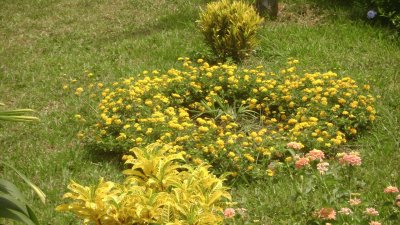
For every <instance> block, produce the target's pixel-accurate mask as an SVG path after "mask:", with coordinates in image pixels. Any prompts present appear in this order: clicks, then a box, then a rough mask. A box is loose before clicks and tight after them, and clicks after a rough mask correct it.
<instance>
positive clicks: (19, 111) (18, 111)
mask: <svg viewBox="0 0 400 225" xmlns="http://www.w3.org/2000/svg"><path fill="white" fill-rule="evenodd" d="M31 112H35V111H34V110H32V109H14V110H7V111H0V115H14V116H19V115H24V114H26V113H31Z"/></svg>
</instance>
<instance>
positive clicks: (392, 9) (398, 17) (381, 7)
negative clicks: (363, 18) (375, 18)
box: [355, 0, 400, 30]
mask: <svg viewBox="0 0 400 225" xmlns="http://www.w3.org/2000/svg"><path fill="white" fill-rule="evenodd" d="M355 5H356V6H357V7H362V8H364V9H365V10H377V13H378V15H379V16H381V17H383V18H386V19H387V20H388V21H389V22H390V23H392V24H393V25H394V26H395V27H396V28H397V29H398V30H400V1H398V0H367V1H365V0H362V1H361V0H356V1H355Z"/></svg>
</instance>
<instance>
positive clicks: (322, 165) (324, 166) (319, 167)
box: [317, 162, 329, 174]
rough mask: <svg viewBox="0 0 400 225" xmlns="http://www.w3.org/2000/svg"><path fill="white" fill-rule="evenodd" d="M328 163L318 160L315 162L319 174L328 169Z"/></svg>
mask: <svg viewBox="0 0 400 225" xmlns="http://www.w3.org/2000/svg"><path fill="white" fill-rule="evenodd" d="M328 166H329V163H327V162H320V163H318V164H317V170H318V171H319V173H320V174H325V173H326V171H328Z"/></svg>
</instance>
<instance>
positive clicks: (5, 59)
mask: <svg viewBox="0 0 400 225" xmlns="http://www.w3.org/2000/svg"><path fill="white" fill-rule="evenodd" d="M206 2H207V1H199V0H196V1H195V0H192V1H185V0H171V1H166V0H162V1H138V0H131V1H127V0H116V1H104V0H101V1H90V0H73V1H66V0H41V1H39V0H38V1H27V0H18V1H11V0H3V1H2V2H1V7H0V96H1V97H0V102H3V103H5V104H6V105H7V108H32V109H35V110H36V111H37V113H36V116H38V117H40V119H41V122H40V123H37V124H14V123H2V124H1V125H0V146H2V147H1V149H0V160H3V161H6V162H9V163H11V164H13V165H14V166H15V167H16V168H18V169H19V170H21V171H22V172H23V173H24V174H26V175H27V176H28V177H29V178H31V179H32V181H34V182H35V183H36V184H37V185H38V186H40V187H41V188H42V189H43V190H44V192H45V193H46V194H47V196H48V201H47V203H46V205H43V204H41V203H40V201H38V200H37V199H36V198H34V197H33V193H31V192H30V190H28V189H27V188H24V185H23V183H22V182H20V181H19V180H18V178H17V177H16V176H15V175H14V174H13V173H12V172H11V171H9V170H6V169H4V170H2V171H1V173H2V175H1V176H2V177H3V176H4V177H6V178H8V179H10V180H12V181H14V182H16V183H17V184H18V185H19V186H20V187H22V189H23V190H24V191H25V193H26V194H27V195H28V196H29V198H30V199H32V200H31V201H32V202H31V205H33V206H34V208H35V211H36V212H37V215H38V217H39V219H40V221H41V222H42V223H43V224H49V225H50V224H79V222H78V220H76V219H75V218H74V217H72V216H71V215H68V214H61V213H57V212H55V211H54V208H55V206H57V205H58V204H60V203H61V197H62V195H63V193H65V192H66V190H67V189H66V186H67V184H68V182H69V181H70V180H71V179H73V180H75V181H79V182H80V183H82V184H86V185H88V184H94V183H95V182H96V181H97V180H98V178H99V177H105V178H106V179H110V180H114V181H117V180H120V179H121V172H120V171H121V169H122V168H123V165H122V163H121V160H120V159H119V158H118V157H112V156H109V157H105V156H96V155H93V154H89V153H87V152H86V151H85V149H84V146H82V145H81V144H80V143H79V140H78V139H77V138H76V133H77V131H78V130H79V128H80V127H79V124H77V123H76V122H75V121H74V115H75V114H76V113H78V112H82V111H83V112H85V113H86V114H91V113H92V114H93V116H94V111H92V109H90V108H88V107H87V105H86V103H85V100H84V99H81V100H79V99H77V98H76V97H75V96H73V95H72V94H68V93H66V92H65V91H63V90H62V86H63V84H65V83H67V82H68V81H69V80H70V79H74V78H78V79H79V77H82V76H84V71H85V70H89V71H92V72H93V73H94V74H95V76H96V79H97V80H98V81H100V82H105V83H107V82H112V81H115V80H117V79H119V78H120V77H125V76H130V75H135V74H137V73H139V72H141V71H143V70H153V69H161V70H163V69H164V70H166V69H168V68H171V67H177V66H178V63H177V60H176V59H177V58H178V57H180V56H189V57H190V56H194V55H196V52H202V51H204V47H205V46H204V44H203V43H202V37H201V35H200V34H199V32H198V31H197V30H196V25H195V20H196V19H197V15H198V12H199V7H200V6H204V5H205V3H206ZM317 3H318V1H311V0H310V1H306V0H301V1H300V0H297V1H289V0H287V1H284V2H283V3H282V4H281V5H282V6H283V8H282V10H281V15H280V18H279V19H278V20H277V21H267V22H266V23H265V25H264V27H263V28H262V31H261V33H260V39H261V45H260V47H259V48H258V49H257V51H256V53H255V55H254V56H253V57H251V58H250V59H249V60H248V61H246V62H244V66H246V65H264V66H265V67H266V68H267V70H275V71H276V70H279V68H281V67H282V66H283V65H284V64H285V62H286V59H287V58H289V57H294V58H296V59H299V60H300V62H301V64H302V66H303V67H304V68H307V70H308V71H328V70H334V71H337V72H338V73H340V74H346V75H349V76H351V77H353V78H355V79H356V80H357V81H359V82H360V83H365V84H370V85H371V86H372V90H373V92H374V94H375V95H379V96H381V98H380V99H378V101H377V102H378V113H379V118H378V120H377V122H376V123H375V124H374V126H373V127H372V128H371V129H370V130H368V131H366V132H364V133H362V134H360V137H359V138H358V139H357V140H356V141H354V142H351V143H349V146H348V147H351V148H354V149H359V150H360V151H361V154H362V156H363V166H362V168H361V169H360V171H359V172H358V173H357V174H356V175H355V176H357V177H359V178H360V179H363V181H364V182H365V185H364V186H362V187H360V190H362V191H363V193H364V192H365V194H366V196H365V197H364V198H370V199H376V198H377V197H379V196H380V194H381V193H382V190H383V188H384V187H386V186H388V185H390V184H391V185H398V186H400V174H399V173H400V172H399V171H400V164H399V162H400V152H399V151H400V140H399V139H400V122H399V119H400V98H399V97H400V96H399V95H400V85H399V84H398V83H399V81H400V42H399V40H398V36H397V35H396V34H394V33H393V32H392V31H390V30H387V29H386V28H382V27H379V26H373V25H371V24H370V23H368V22H366V21H363V20H359V19H353V16H352V14H351V12H352V11H351V10H350V9H349V8H348V7H347V6H340V5H339V6H338V7H332V5H324V4H321V3H319V4H317ZM294 192H295V190H294V187H293V185H292V184H291V180H290V179H288V178H285V177H284V176H280V177H279V179H266V180H262V181H254V182H251V183H249V184H240V185H236V187H234V188H233V191H232V193H233V195H234V200H235V201H237V202H238V203H239V205H240V206H241V207H244V208H247V209H248V211H249V213H250V218H249V220H248V223H249V224H253V223H254V224H306V222H307V221H305V219H306V218H305V217H304V216H303V214H302V213H303V212H301V211H299V207H297V206H296V204H293V198H292V197H291V196H292V195H293V193H294ZM318 194H319V193H317V194H316V196H321V197H322V196H323V193H320V195H318ZM254 220H256V222H254ZM257 220H258V222H257ZM0 222H1V221H0ZM9 223H10V222H8V221H7V223H6V224H9ZM394 224H396V223H394Z"/></svg>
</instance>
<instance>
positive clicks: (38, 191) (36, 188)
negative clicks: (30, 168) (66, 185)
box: [0, 162, 46, 204]
mask: <svg viewBox="0 0 400 225" xmlns="http://www.w3.org/2000/svg"><path fill="white" fill-rule="evenodd" d="M0 163H3V164H4V165H6V166H7V167H9V168H11V169H13V170H14V171H15V172H16V173H17V174H18V175H19V177H21V178H22V179H23V180H24V181H25V183H27V184H28V185H29V186H30V187H31V188H32V189H33V190H34V191H35V192H36V194H37V196H38V197H39V198H40V200H41V201H42V202H43V204H45V203H46V195H45V194H44V193H43V191H42V190H40V188H39V187H37V186H36V185H35V184H33V183H32V182H31V181H30V180H29V179H28V178H27V177H26V176H25V175H23V174H22V173H21V172H19V171H18V170H17V169H15V168H14V167H13V166H11V165H10V164H8V163H5V162H0Z"/></svg>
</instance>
